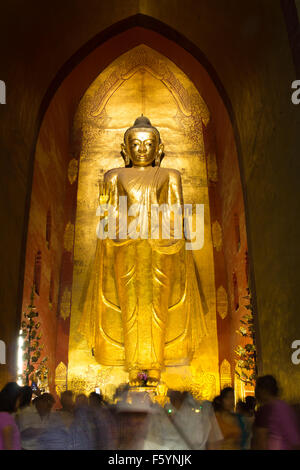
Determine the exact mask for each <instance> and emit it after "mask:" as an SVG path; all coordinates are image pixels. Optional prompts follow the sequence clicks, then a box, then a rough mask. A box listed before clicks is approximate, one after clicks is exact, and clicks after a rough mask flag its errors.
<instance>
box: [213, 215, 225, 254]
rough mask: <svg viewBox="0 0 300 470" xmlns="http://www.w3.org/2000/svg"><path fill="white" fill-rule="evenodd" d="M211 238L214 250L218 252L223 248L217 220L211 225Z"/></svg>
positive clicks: (220, 229) (220, 230)
mask: <svg viewBox="0 0 300 470" xmlns="http://www.w3.org/2000/svg"><path fill="white" fill-rule="evenodd" d="M212 237H213V244H214V247H215V249H216V250H217V251H220V250H221V249H222V246H223V236H222V228H221V225H220V224H219V222H218V221H217V220H215V222H214V223H213V224H212Z"/></svg>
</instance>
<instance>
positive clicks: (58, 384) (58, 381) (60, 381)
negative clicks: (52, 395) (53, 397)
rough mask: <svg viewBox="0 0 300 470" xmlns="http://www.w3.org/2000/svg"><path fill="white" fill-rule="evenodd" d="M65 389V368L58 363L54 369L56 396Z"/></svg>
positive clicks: (62, 364)
mask: <svg viewBox="0 0 300 470" xmlns="http://www.w3.org/2000/svg"><path fill="white" fill-rule="evenodd" d="M66 389H67V366H66V365H65V364H64V363H63V362H60V363H59V364H58V366H57V367H56V369H55V390H56V393H57V395H58V396H60V395H61V393H62V392H64V391H65V390H66Z"/></svg>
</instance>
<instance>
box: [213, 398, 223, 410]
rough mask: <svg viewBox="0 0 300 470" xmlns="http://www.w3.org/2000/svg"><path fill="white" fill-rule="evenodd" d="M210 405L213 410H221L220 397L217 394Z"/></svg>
mask: <svg viewBox="0 0 300 470" xmlns="http://www.w3.org/2000/svg"><path fill="white" fill-rule="evenodd" d="M212 407H213V409H214V411H222V405H221V397H220V395H217V396H216V397H215V398H214V399H213V401H212Z"/></svg>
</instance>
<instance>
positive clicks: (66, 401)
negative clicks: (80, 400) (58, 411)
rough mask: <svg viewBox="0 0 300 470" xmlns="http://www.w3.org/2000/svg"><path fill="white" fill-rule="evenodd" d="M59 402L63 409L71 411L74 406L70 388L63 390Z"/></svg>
mask: <svg viewBox="0 0 300 470" xmlns="http://www.w3.org/2000/svg"><path fill="white" fill-rule="evenodd" d="M60 403H61V406H62V408H63V409H64V410H66V411H72V409H73V407H74V399H73V392H72V390H65V391H64V392H62V394H61V395H60Z"/></svg>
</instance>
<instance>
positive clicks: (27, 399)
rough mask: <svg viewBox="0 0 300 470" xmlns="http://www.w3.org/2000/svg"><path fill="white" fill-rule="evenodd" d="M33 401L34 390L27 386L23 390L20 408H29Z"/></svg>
mask: <svg viewBox="0 0 300 470" xmlns="http://www.w3.org/2000/svg"><path fill="white" fill-rule="evenodd" d="M31 399H32V388H31V387H29V385H25V386H24V387H22V388H21V399H20V408H25V406H29V405H30V403H31Z"/></svg>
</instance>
